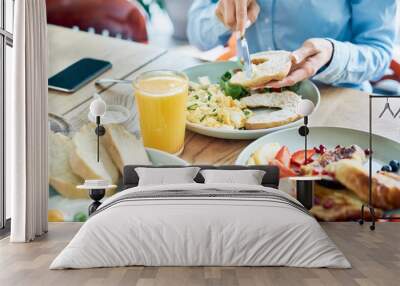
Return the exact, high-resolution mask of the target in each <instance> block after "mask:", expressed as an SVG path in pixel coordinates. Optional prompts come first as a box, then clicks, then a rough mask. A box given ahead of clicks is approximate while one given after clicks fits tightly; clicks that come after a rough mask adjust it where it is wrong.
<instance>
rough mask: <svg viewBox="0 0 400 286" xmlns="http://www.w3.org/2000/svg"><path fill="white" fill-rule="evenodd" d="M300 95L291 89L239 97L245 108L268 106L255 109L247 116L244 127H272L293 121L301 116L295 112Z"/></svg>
mask: <svg viewBox="0 0 400 286" xmlns="http://www.w3.org/2000/svg"><path fill="white" fill-rule="evenodd" d="M300 101H301V96H299V95H298V94H296V93H294V92H292V91H283V92H269V93H254V94H252V95H250V96H246V97H243V98H241V100H240V103H242V104H244V105H245V106H246V107H247V108H262V107H265V108H269V109H271V110H265V109H263V110H256V111H255V112H253V114H252V115H251V116H250V117H249V118H247V120H246V123H245V128H246V129H262V128H272V127H277V126H281V125H285V124H288V123H291V122H294V121H296V120H298V119H300V118H301V115H299V114H297V113H296V107H297V104H298V103H299V102H300Z"/></svg>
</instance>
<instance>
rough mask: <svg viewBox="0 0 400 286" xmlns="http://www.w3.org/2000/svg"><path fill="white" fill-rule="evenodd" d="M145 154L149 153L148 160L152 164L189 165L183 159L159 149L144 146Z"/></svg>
mask: <svg viewBox="0 0 400 286" xmlns="http://www.w3.org/2000/svg"><path fill="white" fill-rule="evenodd" d="M146 151H147V155H149V158H150V161H151V162H152V163H153V165H156V166H157V165H182V166H183V165H189V164H188V162H186V161H185V160H183V159H181V158H179V157H177V156H175V155H172V154H169V153H167V152H164V151H160V150H157V149H153V148H146Z"/></svg>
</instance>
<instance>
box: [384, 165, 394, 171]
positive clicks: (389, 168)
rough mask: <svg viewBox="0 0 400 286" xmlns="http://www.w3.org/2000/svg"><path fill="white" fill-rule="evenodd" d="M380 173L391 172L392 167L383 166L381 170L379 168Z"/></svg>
mask: <svg viewBox="0 0 400 286" xmlns="http://www.w3.org/2000/svg"><path fill="white" fill-rule="evenodd" d="M381 171H384V172H391V171H392V167H390V165H383V166H382V168H381Z"/></svg>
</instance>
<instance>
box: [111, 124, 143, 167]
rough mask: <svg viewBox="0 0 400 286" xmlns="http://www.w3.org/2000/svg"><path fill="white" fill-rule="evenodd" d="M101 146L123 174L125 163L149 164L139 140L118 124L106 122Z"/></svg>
mask: <svg viewBox="0 0 400 286" xmlns="http://www.w3.org/2000/svg"><path fill="white" fill-rule="evenodd" d="M105 127H106V134H105V135H104V140H103V146H104V148H105V149H107V152H108V153H109V154H110V156H111V159H112V160H113V162H114V164H115V165H116V166H117V167H118V169H119V171H120V173H121V174H123V171H124V166H125V165H132V164H134V165H151V162H150V160H149V157H148V156H147V153H146V150H145V149H144V146H143V143H142V141H141V140H138V139H137V138H136V136H135V135H133V134H132V133H130V132H128V130H126V128H125V127H123V126H121V125H118V124H108V125H106V126H105Z"/></svg>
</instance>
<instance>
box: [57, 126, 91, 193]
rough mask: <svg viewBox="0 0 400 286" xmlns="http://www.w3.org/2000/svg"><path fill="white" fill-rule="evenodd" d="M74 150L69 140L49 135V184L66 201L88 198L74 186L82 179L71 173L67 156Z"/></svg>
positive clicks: (80, 182) (63, 136)
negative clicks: (66, 199)
mask: <svg viewBox="0 0 400 286" xmlns="http://www.w3.org/2000/svg"><path fill="white" fill-rule="evenodd" d="M73 150H74V144H73V143H72V140H71V138H69V137H67V136H65V135H63V134H61V133H54V132H50V133H49V184H50V186H52V187H53V188H54V189H55V190H56V191H57V192H58V193H60V194H61V195H62V196H63V197H66V198H68V199H80V198H88V192H87V191H85V190H78V189H77V188H76V186H78V185H81V184H82V183H83V181H84V180H83V179H82V178H81V177H79V176H77V175H75V174H74V173H73V172H72V169H71V167H70V165H69V155H70V153H71V152H72V151H73Z"/></svg>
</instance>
